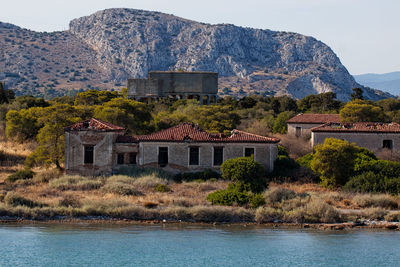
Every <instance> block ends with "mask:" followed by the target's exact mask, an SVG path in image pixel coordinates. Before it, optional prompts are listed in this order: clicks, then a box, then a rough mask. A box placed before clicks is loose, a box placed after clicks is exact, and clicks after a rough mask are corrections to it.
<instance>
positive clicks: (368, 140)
mask: <svg viewBox="0 0 400 267" xmlns="http://www.w3.org/2000/svg"><path fill="white" fill-rule="evenodd" d="M329 137H331V138H337V139H342V140H346V141H348V142H350V143H355V144H356V145H358V146H361V147H365V148H367V149H369V150H372V151H376V150H379V149H382V148H383V140H392V144H393V149H394V150H399V149H400V134H395V133H351V132H348V133H346V132H313V133H312V134H311V144H312V146H315V145H317V144H322V143H324V141H325V138H329Z"/></svg>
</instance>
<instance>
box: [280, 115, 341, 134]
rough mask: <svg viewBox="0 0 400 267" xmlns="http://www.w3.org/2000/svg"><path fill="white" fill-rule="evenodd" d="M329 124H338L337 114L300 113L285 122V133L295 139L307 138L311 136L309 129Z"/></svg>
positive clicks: (338, 117)
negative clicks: (293, 136)
mask: <svg viewBox="0 0 400 267" xmlns="http://www.w3.org/2000/svg"><path fill="white" fill-rule="evenodd" d="M331 122H333V123H340V116H339V114H312V113H305V114H303V113H301V114H298V115H296V116H294V117H293V118H291V119H289V120H288V121H287V125H288V131H287V132H288V134H289V135H295V136H297V137H300V136H303V137H309V136H310V135H311V128H315V127H317V126H321V125H323V124H325V123H331Z"/></svg>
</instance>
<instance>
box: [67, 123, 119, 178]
mask: <svg viewBox="0 0 400 267" xmlns="http://www.w3.org/2000/svg"><path fill="white" fill-rule="evenodd" d="M118 134H121V133H117V132H94V131H76V132H74V131H71V132H66V133H65V139H66V146H65V147H66V149H65V152H66V156H65V159H66V164H65V165H66V166H65V169H66V173H67V174H80V175H86V176H91V175H102V174H104V175H106V174H111V172H112V165H113V154H114V142H115V139H116V137H117V136H118ZM85 145H93V146H94V152H93V156H94V157H93V158H94V162H93V164H85V163H84V147H85Z"/></svg>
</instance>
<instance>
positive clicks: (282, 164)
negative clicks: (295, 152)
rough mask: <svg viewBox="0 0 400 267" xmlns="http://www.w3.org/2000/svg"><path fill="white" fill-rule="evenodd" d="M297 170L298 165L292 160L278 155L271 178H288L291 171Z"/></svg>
mask: <svg viewBox="0 0 400 267" xmlns="http://www.w3.org/2000/svg"><path fill="white" fill-rule="evenodd" d="M298 168H299V165H298V164H297V162H296V161H295V160H294V159H292V158H290V157H289V156H286V155H279V156H278V157H277V159H276V160H275V162H274V171H273V172H272V173H271V176H272V177H275V178H285V177H290V176H292V174H293V171H294V170H297V169H298ZM275 180H276V179H275Z"/></svg>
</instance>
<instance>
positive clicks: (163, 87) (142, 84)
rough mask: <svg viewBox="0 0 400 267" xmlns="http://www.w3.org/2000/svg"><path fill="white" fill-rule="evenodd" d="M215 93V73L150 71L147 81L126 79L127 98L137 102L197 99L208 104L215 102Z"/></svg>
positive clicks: (216, 81) (216, 76) (216, 79)
mask: <svg viewBox="0 0 400 267" xmlns="http://www.w3.org/2000/svg"><path fill="white" fill-rule="evenodd" d="M217 93H218V73H216V72H185V71H150V72H149V74H148V79H128V98H131V99H135V100H138V101H148V100H157V99H158V98H173V99H197V100H199V101H200V103H201V104H210V103H215V102H216V100H217Z"/></svg>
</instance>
